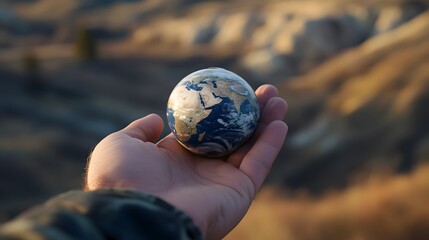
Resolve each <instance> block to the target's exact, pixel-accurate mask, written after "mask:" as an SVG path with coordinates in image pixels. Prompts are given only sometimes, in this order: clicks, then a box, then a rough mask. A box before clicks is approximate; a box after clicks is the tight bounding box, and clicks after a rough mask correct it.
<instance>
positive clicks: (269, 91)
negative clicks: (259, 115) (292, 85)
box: [255, 84, 278, 111]
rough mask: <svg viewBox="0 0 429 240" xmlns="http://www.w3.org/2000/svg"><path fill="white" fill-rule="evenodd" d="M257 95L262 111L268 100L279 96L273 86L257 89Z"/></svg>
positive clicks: (267, 85) (265, 85)
mask: <svg viewBox="0 0 429 240" xmlns="http://www.w3.org/2000/svg"><path fill="white" fill-rule="evenodd" d="M255 94H256V97H257V98H258V102H259V109H260V110H261V111H262V109H264V107H265V104H266V103H267V102H268V100H270V99H271V98H272V97H275V96H277V95H278V90H277V88H276V87H274V86H273V85H270V84H264V85H262V86H260V87H258V89H256V91H255Z"/></svg>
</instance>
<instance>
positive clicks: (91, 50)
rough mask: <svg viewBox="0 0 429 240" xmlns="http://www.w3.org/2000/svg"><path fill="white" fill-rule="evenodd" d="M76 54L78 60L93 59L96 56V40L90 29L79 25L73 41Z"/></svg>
mask: <svg viewBox="0 0 429 240" xmlns="http://www.w3.org/2000/svg"><path fill="white" fill-rule="evenodd" d="M74 48H75V52H76V56H77V57H78V58H79V59H80V60H95V59H96V58H97V41H96V40H95V38H94V36H93V35H92V33H91V31H90V30H89V29H87V28H85V27H80V28H79V29H78V31H77V33H76V38H75V42H74Z"/></svg>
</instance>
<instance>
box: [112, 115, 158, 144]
mask: <svg viewBox="0 0 429 240" xmlns="http://www.w3.org/2000/svg"><path fill="white" fill-rule="evenodd" d="M163 129H164V123H163V121H162V119H161V117H160V116H158V115H157V114H149V115H147V116H146V117H143V118H140V119H137V120H135V121H134V122H132V123H130V125H128V126H127V127H125V128H124V129H122V130H120V131H119V132H122V133H125V134H127V135H129V136H130V137H132V138H137V139H140V140H142V141H144V142H154V141H155V140H156V139H157V138H158V137H159V135H161V133H162V130H163Z"/></svg>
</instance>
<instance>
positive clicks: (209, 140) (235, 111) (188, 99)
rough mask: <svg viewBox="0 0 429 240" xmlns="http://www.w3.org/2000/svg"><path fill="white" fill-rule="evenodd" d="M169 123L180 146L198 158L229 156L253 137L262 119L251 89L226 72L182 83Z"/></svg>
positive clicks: (208, 73)
mask: <svg viewBox="0 0 429 240" xmlns="http://www.w3.org/2000/svg"><path fill="white" fill-rule="evenodd" d="M167 105H168V106H167V119H168V125H169V127H170V129H171V131H172V132H173V133H174V135H175V136H176V138H177V140H178V141H179V143H181V144H182V145H183V146H184V147H185V148H187V149H188V150H190V151H191V152H194V153H196V154H200V155H204V156H207V157H221V156H226V155H228V154H230V153H231V152H233V151H234V150H235V149H237V148H238V147H239V146H241V145H242V144H243V143H244V142H246V140H247V139H248V138H249V137H250V136H251V135H252V133H253V132H254V130H255V129H256V126H257V125H258V120H259V116H260V111H259V105H258V100H257V98H256V95H255V93H254V91H253V89H252V88H251V87H250V85H249V84H248V83H247V82H246V81H245V80H244V79H243V78H241V77H240V76H238V75H237V74H235V73H233V72H231V71H228V70H225V69H222V68H207V69H202V70H199V71H196V72H193V73H191V74H189V75H188V76H186V77H185V78H184V79H182V80H181V81H180V82H179V83H178V84H177V85H176V87H175V88H174V89H173V91H172V92H171V95H170V98H169V99H168V104H167Z"/></svg>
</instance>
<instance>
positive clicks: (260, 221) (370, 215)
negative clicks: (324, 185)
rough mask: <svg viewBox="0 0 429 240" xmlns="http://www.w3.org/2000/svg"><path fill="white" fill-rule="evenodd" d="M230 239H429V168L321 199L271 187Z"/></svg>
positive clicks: (373, 182) (359, 185) (258, 200)
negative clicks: (290, 193)
mask: <svg viewBox="0 0 429 240" xmlns="http://www.w3.org/2000/svg"><path fill="white" fill-rule="evenodd" d="M226 239H250V240H251V239H321V240H322V239H330V240H335V239H353V240H359V239H390V240H395V239H414V240H418V239H429V165H426V166H421V167H419V168H418V169H417V170H416V171H414V172H413V173H412V174H410V175H400V176H390V177H386V176H384V177H381V176H378V177H373V178H371V179H370V180H367V181H365V182H363V183H360V184H357V185H355V186H352V187H350V188H348V189H347V190H345V191H343V192H334V193H329V194H327V195H326V196H324V197H322V198H318V199H315V198H311V197H308V196H300V197H296V196H295V197H290V196H289V197H285V196H282V197H280V196H279V194H277V193H276V192H275V191H274V190H273V189H265V190H264V191H262V192H261V193H260V195H259V196H258V198H257V199H256V200H255V202H254V204H253V205H252V208H251V210H250V211H249V213H248V214H247V216H246V217H245V219H244V220H243V221H242V222H241V223H240V224H239V226H237V228H236V229H235V230H234V231H233V232H232V233H230V235H228V236H227V237H226Z"/></svg>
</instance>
